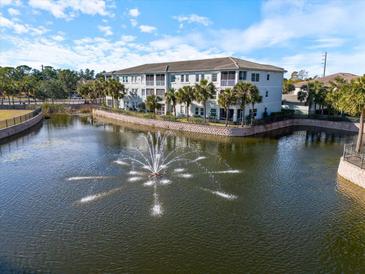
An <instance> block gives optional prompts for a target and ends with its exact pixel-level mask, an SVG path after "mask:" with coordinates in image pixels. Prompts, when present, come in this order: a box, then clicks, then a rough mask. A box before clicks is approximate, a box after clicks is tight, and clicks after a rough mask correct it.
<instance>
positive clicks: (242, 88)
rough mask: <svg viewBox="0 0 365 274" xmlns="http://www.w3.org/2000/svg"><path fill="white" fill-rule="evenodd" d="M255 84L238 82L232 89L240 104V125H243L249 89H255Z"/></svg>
mask: <svg viewBox="0 0 365 274" xmlns="http://www.w3.org/2000/svg"><path fill="white" fill-rule="evenodd" d="M255 88H256V86H255V85H254V84H251V83H247V82H242V81H240V82H238V83H237V84H236V85H235V86H234V87H233V90H234V92H235V93H236V96H237V99H238V101H239V104H240V109H241V126H243V125H244V122H245V108H246V105H247V104H248V103H250V94H251V90H252V89H255Z"/></svg>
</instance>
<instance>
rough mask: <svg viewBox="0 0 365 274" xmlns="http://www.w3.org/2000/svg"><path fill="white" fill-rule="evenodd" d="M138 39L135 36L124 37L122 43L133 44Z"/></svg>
mask: <svg viewBox="0 0 365 274" xmlns="http://www.w3.org/2000/svg"><path fill="white" fill-rule="evenodd" d="M136 38H137V37H136V36H133V35H122V37H121V41H124V42H126V43H128V42H133V41H134V40H136Z"/></svg>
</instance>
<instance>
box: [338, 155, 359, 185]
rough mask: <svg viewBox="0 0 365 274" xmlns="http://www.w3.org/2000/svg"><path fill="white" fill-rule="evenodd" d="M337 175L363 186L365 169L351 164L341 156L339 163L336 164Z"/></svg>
mask: <svg viewBox="0 0 365 274" xmlns="http://www.w3.org/2000/svg"><path fill="white" fill-rule="evenodd" d="M337 172H338V175H340V176H341V177H343V178H345V179H346V180H348V181H350V182H352V183H354V184H356V185H358V186H360V187H363V188H365V169H361V168H360V167H358V166H356V165H354V164H351V163H349V162H347V161H345V160H344V159H343V157H341V160H340V165H339V166H338V171H337Z"/></svg>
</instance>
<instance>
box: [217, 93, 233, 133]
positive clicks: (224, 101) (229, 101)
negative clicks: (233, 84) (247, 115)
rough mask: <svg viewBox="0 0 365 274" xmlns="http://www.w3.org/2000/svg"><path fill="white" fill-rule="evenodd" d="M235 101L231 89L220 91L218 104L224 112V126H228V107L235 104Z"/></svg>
mask: <svg viewBox="0 0 365 274" xmlns="http://www.w3.org/2000/svg"><path fill="white" fill-rule="evenodd" d="M236 101H237V97H236V96H235V93H234V91H233V90H232V89H230V88H226V89H225V90H223V91H221V92H220V93H219V95H218V104H219V106H221V107H222V108H223V109H224V111H225V112H226V126H227V125H228V110H229V107H230V106H231V105H233V104H235V103H236Z"/></svg>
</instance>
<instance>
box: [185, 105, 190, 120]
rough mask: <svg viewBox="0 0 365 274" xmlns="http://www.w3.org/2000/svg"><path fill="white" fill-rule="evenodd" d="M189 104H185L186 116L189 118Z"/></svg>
mask: <svg viewBox="0 0 365 274" xmlns="http://www.w3.org/2000/svg"><path fill="white" fill-rule="evenodd" d="M189 106H190V104H186V117H187V119H188V120H189Z"/></svg>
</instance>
